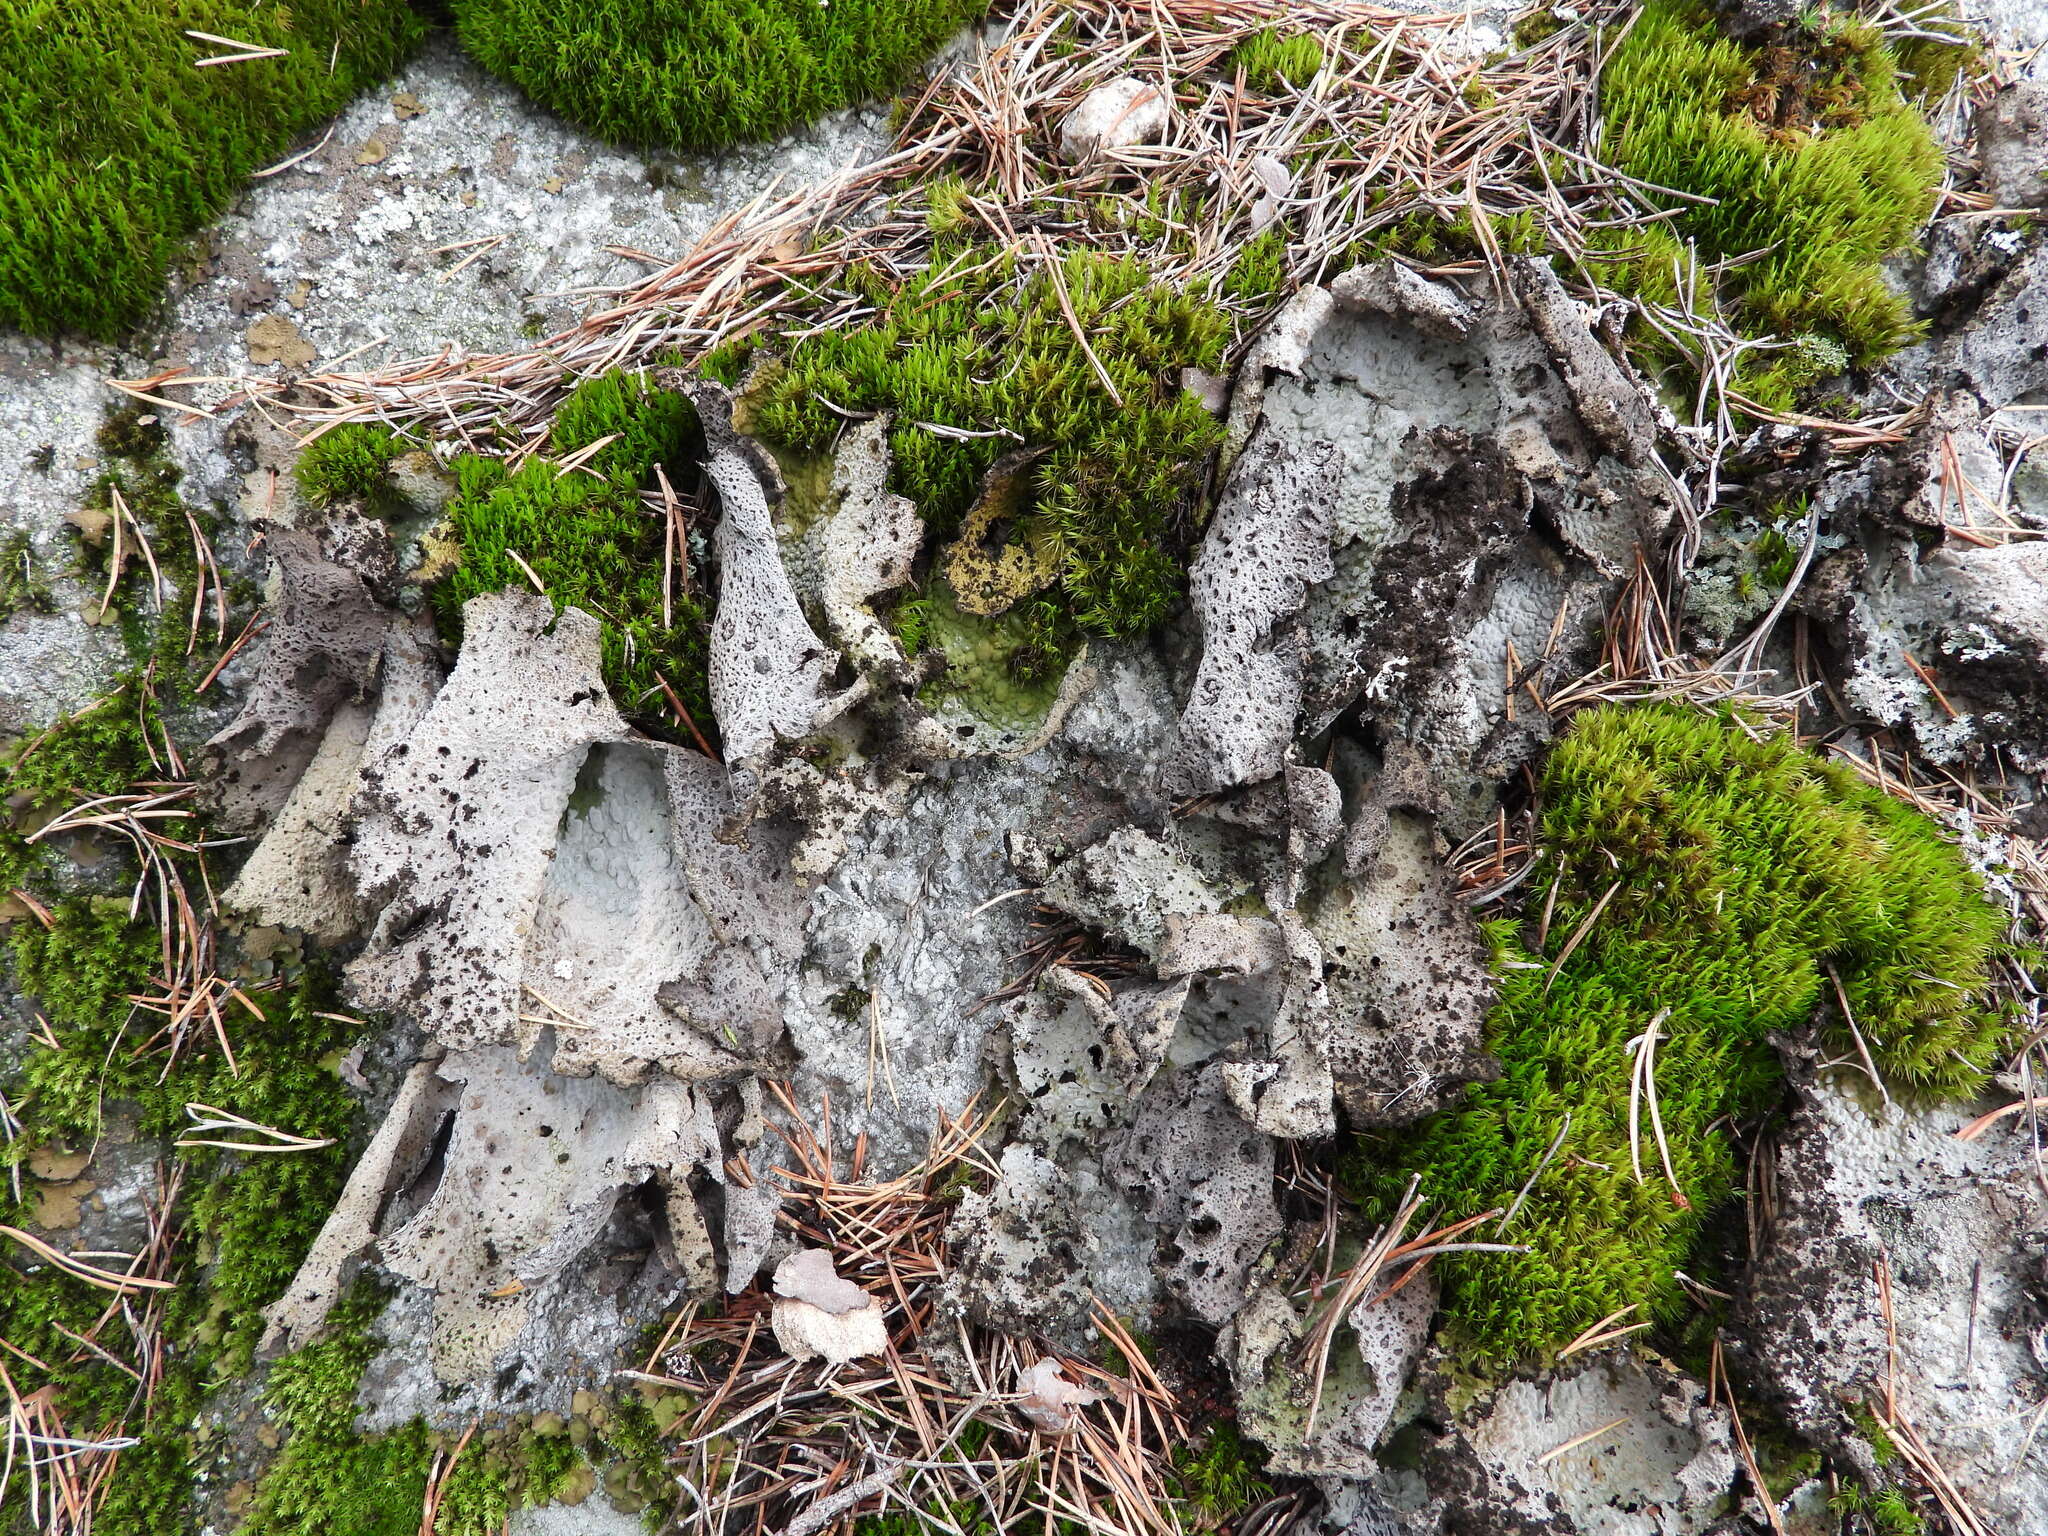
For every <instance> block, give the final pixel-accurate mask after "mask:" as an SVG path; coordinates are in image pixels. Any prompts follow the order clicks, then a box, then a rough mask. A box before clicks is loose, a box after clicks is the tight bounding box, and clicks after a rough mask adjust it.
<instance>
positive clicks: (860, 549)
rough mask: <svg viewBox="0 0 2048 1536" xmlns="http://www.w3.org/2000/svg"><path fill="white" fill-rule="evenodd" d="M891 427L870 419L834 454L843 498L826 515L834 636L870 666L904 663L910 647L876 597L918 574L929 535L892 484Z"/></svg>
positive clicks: (828, 601) (835, 481) (827, 600)
mask: <svg viewBox="0 0 2048 1536" xmlns="http://www.w3.org/2000/svg"><path fill="white" fill-rule="evenodd" d="M888 434H889V418H888V417H887V416H881V417H877V418H876V419H874V420H872V421H864V422H862V423H860V424H859V425H858V426H856V427H854V428H853V429H852V430H851V431H849V432H847V433H846V434H845V436H843V437H842V438H841V439H840V441H839V446H838V448H837V450H836V452H835V453H834V454H833V459H832V494H833V497H834V498H835V502H836V504H835V506H834V509H833V511H832V514H831V516H830V517H829V518H827V519H826V525H825V532H824V550H823V567H824V570H823V579H822V581H821V582H820V594H819V595H820V599H821V601H822V603H823V605H824V609H825V621H826V623H827V624H828V625H829V626H830V627H831V630H832V634H833V637H834V638H835V639H836V640H838V642H839V643H840V644H841V645H843V646H844V647H846V650H847V653H848V654H849V655H850V656H852V657H853V658H854V660H855V662H856V663H857V664H858V665H860V666H862V667H864V668H870V669H872V668H875V667H882V666H888V665H891V664H893V665H894V666H896V667H899V668H900V667H901V666H902V665H903V648H902V647H901V646H900V645H898V644H897V643H896V637H895V636H894V635H893V634H892V633H890V630H889V627H888V626H887V625H886V624H884V623H883V622H882V621H881V620H880V619H878V618H876V617H875V614H874V611H873V610H872V609H871V608H870V607H869V606H868V604H869V601H870V599H872V598H875V597H879V596H880V595H882V594H883V593H885V592H893V591H895V590H896V589H897V588H899V587H902V586H904V585H906V584H907V583H908V582H909V581H910V578H911V562H912V561H914V560H915V559H916V558H917V551H918V546H919V545H920V544H921V543H922V542H923V540H924V520H923V519H922V518H920V517H919V516H918V515H917V507H916V504H915V503H913V502H912V501H911V500H910V498H909V497H907V496H899V495H897V494H896V493H895V492H893V491H891V490H890V489H889V436H888Z"/></svg>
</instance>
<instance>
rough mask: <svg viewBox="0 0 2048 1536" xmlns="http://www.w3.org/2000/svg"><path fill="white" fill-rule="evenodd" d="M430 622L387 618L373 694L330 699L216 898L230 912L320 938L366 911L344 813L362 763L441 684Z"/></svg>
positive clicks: (395, 735)
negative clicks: (312, 740) (314, 734)
mask: <svg viewBox="0 0 2048 1536" xmlns="http://www.w3.org/2000/svg"><path fill="white" fill-rule="evenodd" d="M436 651H437V648H436V647H435V645H434V642H433V636H432V632H431V630H430V629H428V628H426V627H425V626H423V625H420V624H408V623H402V622H393V623H391V625H390V626H389V627H388V628H387V629H386V631H385V634H384V649H383V657H382V661H381V665H380V666H379V669H378V680H377V690H376V698H375V700H374V702H370V703H360V704H359V703H355V702H352V701H345V702H343V703H342V704H340V705H338V706H336V708H335V711H334V714H333V716H332V718H331V719H330V720H329V721H328V723H327V729H326V731H325V733H324V734H323V735H322V736H321V738H320V744H319V746H318V747H317V748H316V749H315V751H314V753H313V757H312V760H311V761H310V762H309V763H308V764H307V765H306V768H305V771H304V772H303V773H302V774H300V775H299V780H298V782H297V783H296V784H294V785H293V786H292V789H291V793H290V795H289V796H288V797H287V798H286V800H285V803H284V805H283V807H282V808H281V809H280V810H279V811H278V813H277V815H276V817H275V818H274V819H273V820H272V822H271V824H270V828H269V830H268V831H266V832H265V833H264V835H263V840H262V841H261V842H260V843H258V844H257V845H256V848H255V851H254V852H252V853H251V854H250V855H249V859H248V862H247V863H245V864H243V866H242V869H241V872H240V873H239V874H238V875H236V877H235V883H234V884H233V885H232V886H230V887H229V888H228V889H227V891H226V892H225V894H224V896H223V901H224V902H225V904H226V905H227V907H228V908H229V909H230V910H233V911H240V912H247V913H249V914H251V915H252V916H254V917H255V919H256V920H257V921H258V922H262V923H267V924H270V925H271V926H273V927H278V928H291V929H296V930H298V931H299V932H302V933H306V934H310V935H312V936H313V937H314V938H316V939H319V940H321V941H322V942H324V943H330V944H332V943H339V942H340V941H342V940H344V939H348V938H352V937H354V936H355V935H356V934H357V933H359V932H360V931H361V930H362V928H363V927H364V926H366V925H367V923H368V922H369V921H370V919H371V917H372V916H374V914H373V913H372V912H370V911H368V910H366V909H365V907H364V904H363V903H362V901H361V900H360V899H359V898H358V896H357V894H356V886H355V880H354V878H353V877H352V876H351V875H350V873H349V868H348V857H349V842H350V840H351V835H350V831H349V816H350V814H351V812H352V810H353V809H354V806H355V799H356V794H357V791H358V790H360V789H361V788H362V782H363V765H364V763H365V762H371V761H375V760H377V759H379V758H381V757H382V756H383V755H384V753H385V751H386V750H387V749H389V748H390V747H391V746H393V745H394V744H396V743H397V742H399V741H401V740H403V739H404V738H405V737H406V736H407V735H408V734H410V733H411V731H412V728H413V727H414V726H415V725H416V724H418V722H419V719H420V717H421V716H422V715H424V714H425V713H426V712H427V709H428V706H429V705H431V704H432V703H433V699H434V694H435V692H436V691H437V690H438V689H439V687H440V685H441V663H440V660H439V658H438V655H437V654H436Z"/></svg>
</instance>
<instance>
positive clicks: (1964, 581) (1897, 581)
mask: <svg viewBox="0 0 2048 1536" xmlns="http://www.w3.org/2000/svg"><path fill="white" fill-rule="evenodd" d="M1849 632H1850V635H1851V637H1852V639H1853V641H1854V644H1855V647H1856V649H1855V651H1854V653H1853V664H1852V666H1851V668H1850V671H1849V675H1848V676H1847V677H1846V678H1845V679H1844V681H1843V692H1844V693H1845V694H1846V695H1847V697H1848V698H1849V699H1850V700H1851V701H1852V702H1854V703H1855V704H1856V705H1857V706H1858V707H1859V708H1860V709H1862V710H1864V711H1866V712H1867V713H1868V714H1869V715H1870V716H1871V717H1872V718H1874V719H1876V720H1879V721H1882V722H1883V723H1885V724H1887V725H1896V726H1903V727H1906V728H1909V729H1910V730H1911V731H1912V733H1913V737H1914V740H1915V741H1916V742H1917V744H1918V745H1919V747H1920V750H1921V751H1923V752H1924V753H1926V754H1927V755H1928V756H1929V757H1931V758H1932V759H1934V760H1935V761H1936V762H1940V763H1952V764H1953V763H1966V762H1973V761H1976V760H1978V759H1979V758H1981V757H1982V755H1983V753H1984V752H1985V751H1986V749H1987V748H1988V747H1989V746H1991V745H1992V744H1994V743H1995V744H1997V745H1998V747H1999V748H2000V749H2001V750H2002V751H2003V752H2005V753H2006V754H2007V756H2008V760H2009V761H2011V762H2013V763H2015V764H2017V765H2019V766H2021V767H2023V768H2025V769H2027V770H2029V771H2036V770H2038V769H2039V768H2041V767H2042V766H2043V765H2044V759H2043V758H2042V757H2041V756H2039V755H2038V754H2039V753H2040V751H2041V746H2040V744H2041V743H2043V742H2044V740H2048V545H2043V544H2040V543H2037V542H2033V541H2026V542H2020V541H2015V542H2012V543H2005V544H1997V545H1993V546H1992V547H1990V548H1985V547H1982V546H1978V545H1970V544H1964V543H1954V544H1949V545H1946V546H1939V547H1937V548H1935V549H1934V550H1932V551H1930V552H1928V553H1926V554H1924V555H1923V554H1921V553H1920V552H1919V550H1918V549H1917V547H1916V546H1915V545H1913V544H1911V543H1909V542H1907V541H1903V540H1901V541H1899V542H1897V543H1895V544H1893V545H1892V546H1891V547H1890V550H1889V554H1888V557H1887V558H1885V559H1883V560H1881V561H1877V562H1873V563H1872V564H1871V565H1869V566H1868V567H1867V569H1866V571H1865V573H1864V578H1863V581H1862V585H1861V589H1860V590H1859V591H1857V592H1856V593H1855V594H1854V595H1853V597H1852V600H1851V607H1850V624H1849ZM1937 690H1939V693H1938V696H1937Z"/></svg>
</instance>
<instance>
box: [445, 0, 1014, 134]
mask: <svg viewBox="0 0 2048 1536" xmlns="http://www.w3.org/2000/svg"><path fill="white" fill-rule="evenodd" d="M983 4H984V0H832V3H831V4H830V5H823V4H820V3H818V0H583V3H581V4H577V5H560V4H555V3H551V0H454V3H453V6H452V9H453V12H454V16H455V27H456V31H457V33H458V34H459V35H460V37H461V39H462V43H463V46H464V47H465V48H467V49H468V50H469V51H470V53H471V54H473V55H474V56H475V58H476V60H477V62H479V63H480V64H482V65H483V66H484V67H485V68H486V69H488V70H490V71H491V72H492V73H494V74H498V75H502V76H504V78H505V79H507V80H509V81H511V82H512V83H513V84H514V85H516V86H518V87H519V88H520V89H521V90H523V91H525V92H526V94H527V95H529V96H531V97H532V98H533V99H534V100H535V101H537V102H539V103H540V104H541V105H542V106H544V107H548V108H550V109H551V110H553V111H556V112H559V113H561V114H562V116H564V117H566V118H568V119H569V120H570V121H571V122H573V123H576V124H577V125H579V126H580V127H583V128H587V129H589V130H590V131H591V132H592V133H595V134H599V135H601V136H602V137H604V138H607V139H612V140H616V141H620V142H625V143H632V144H644V145H654V146H659V147H662V148H667V149H674V150H701V149H722V148H724V147H726V146H727V145H731V144H737V143H742V142H744V141H746V140H749V139H761V138H772V137H773V136H775V135H776V134H779V133H783V132H785V131H787V130H788V129H791V128H795V127H800V126H801V125H803V124H804V123H807V122H810V121H812V120H813V119H814V118H817V117H819V116H822V115H823V114H824V113H826V112H830V111H832V110H834V109H835V108H838V107H843V106H847V105H849V104H851V103H853V102H856V101H861V100H863V99H865V98H867V97H871V96H876V95H880V94H882V93H885V92H887V91H889V90H892V89H894V88H895V87H896V86H898V85H900V84H902V83H903V82H904V81H905V80H906V79H907V78H908V77H909V75H910V73H911V71H913V70H914V69H915V68H916V66H917V65H918V64H919V63H921V62H922V61H923V60H924V59H926V58H927V57H929V56H930V55H931V54H932V53H933V52H935V51H936V50H937V49H938V47H939V45H940V44H941V43H943V42H945V41H946V39H947V38H949V37H951V36H952V35H953V34H954V33H955V32H957V31H958V30H959V29H960V28H961V27H962V26H964V25H966V23H967V22H969V21H970V20H972V19H973V18H974V17H975V16H977V15H979V14H980V13H981V11H982V9H983Z"/></svg>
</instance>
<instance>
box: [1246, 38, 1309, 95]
mask: <svg viewBox="0 0 2048 1536" xmlns="http://www.w3.org/2000/svg"><path fill="white" fill-rule="evenodd" d="M1224 67H1225V69H1226V70H1228V69H1231V68H1233V67H1234V68H1237V69H1241V70H1243V71H1244V83H1245V84H1246V85H1248V86H1250V87H1251V88H1252V89H1253V90H1255V91H1258V92H1260V93H1261V94H1263V95H1268V96H1271V95H1275V94H1277V93H1278V92H1279V91H1280V90H1281V89H1282V88H1283V87H1285V86H1294V87H1296V88H1297V89H1298V88H1301V87H1304V86H1306V85H1307V84H1308V83H1309V82H1310V81H1311V80H1313V79H1315V77H1316V71H1317V70H1319V69H1321V68H1322V67H1323V45H1322V41H1321V39H1319V38H1317V37H1315V36H1314V35H1313V34H1311V33H1307V32H1283V31H1282V30H1281V29H1280V28H1278V27H1267V28H1265V29H1263V30H1262V31H1258V32H1254V33H1253V34H1252V35H1251V36H1250V37H1248V38H1246V39H1245V40H1244V41H1243V42H1241V43H1239V44H1238V45H1237V46H1236V47H1235V48H1233V49H1232V50H1231V53H1230V60H1229V63H1228V64H1226V65H1225V66H1224Z"/></svg>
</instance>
